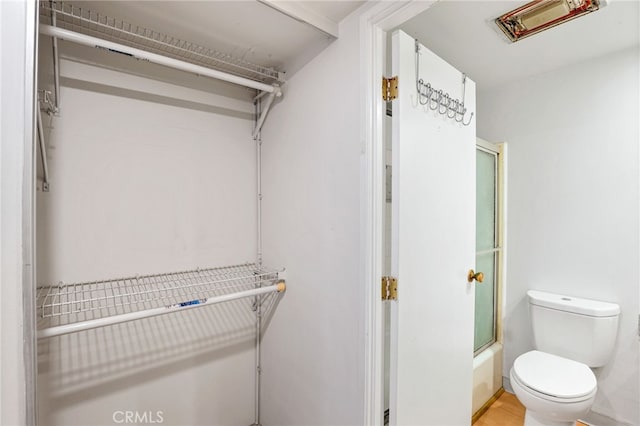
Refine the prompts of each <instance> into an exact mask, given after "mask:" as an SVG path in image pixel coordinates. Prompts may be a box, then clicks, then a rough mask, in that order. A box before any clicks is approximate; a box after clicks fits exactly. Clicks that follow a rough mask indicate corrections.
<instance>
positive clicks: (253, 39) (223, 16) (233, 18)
mask: <svg viewBox="0 0 640 426" xmlns="http://www.w3.org/2000/svg"><path fill="white" fill-rule="evenodd" d="M67 3H70V4H73V5H74V6H80V7H82V8H84V9H88V10H91V11H92V12H95V13H100V14H101V15H106V16H109V17H113V18H118V19H121V20H124V21H126V22H128V23H131V24H135V25H139V26H141V27H145V28H148V29H151V30H154V31H157V32H160V33H164V34H167V35H170V36H171V37H176V38H180V39H182V40H186V41H189V42H192V43H197V44H199V45H201V46H204V47H208V48H212V49H215V50H217V51H219V52H222V53H226V54H230V55H232V56H234V57H236V58H240V59H244V60H246V61H249V62H252V63H255V64H259V65H262V66H267V67H273V68H275V69H277V70H278V71H286V72H287V77H290V76H291V75H292V74H293V73H294V72H295V71H296V70H297V69H299V68H301V67H302V66H303V65H304V64H305V63H306V62H307V61H308V60H310V59H311V58H313V56H315V55H316V54H317V53H318V52H320V51H321V50H322V49H324V48H325V47H326V46H327V45H328V44H329V43H330V42H331V41H332V40H333V38H332V37H330V36H328V35H327V34H325V33H323V32H322V31H319V30H318V29H316V28H314V27H313V26H311V25H308V24H306V23H304V22H300V21H298V20H296V19H293V18H291V17H290V16H287V15H286V14H284V13H282V12H280V11H278V10H276V8H274V7H270V6H269V5H267V4H269V3H271V4H277V3H285V6H286V7H289V8H290V7H293V8H294V10H296V11H302V12H309V15H310V16H314V17H317V18H319V19H321V20H328V21H329V23H330V24H334V25H335V24H337V23H339V22H340V21H341V20H342V19H343V18H344V17H345V16H347V15H348V14H349V13H351V12H352V11H354V10H355V9H357V8H358V7H359V6H360V5H362V4H363V3H364V2H363V1H286V2H278V1H267V0H265V1H260V2H259V1H257V0H251V1H164V0H161V1H70V2H67Z"/></svg>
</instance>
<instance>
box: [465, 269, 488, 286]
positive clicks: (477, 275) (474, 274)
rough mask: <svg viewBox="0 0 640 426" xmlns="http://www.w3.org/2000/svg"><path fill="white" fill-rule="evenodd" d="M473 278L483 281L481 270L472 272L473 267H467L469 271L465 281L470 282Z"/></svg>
mask: <svg viewBox="0 0 640 426" xmlns="http://www.w3.org/2000/svg"><path fill="white" fill-rule="evenodd" d="M473 280H476V281H478V282H479V283H481V282H482V281H484V274H483V273H482V272H473V269H469V273H468V274H467V281H469V282H472V281H473Z"/></svg>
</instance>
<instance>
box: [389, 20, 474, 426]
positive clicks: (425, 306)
mask: <svg viewBox="0 0 640 426" xmlns="http://www.w3.org/2000/svg"><path fill="white" fill-rule="evenodd" d="M419 47H420V49H419V51H420V53H419V58H420V63H419V67H420V69H419V74H420V76H419V78H421V79H423V80H424V83H425V84H427V83H429V84H430V85H431V87H433V88H435V89H436V90H440V89H441V90H443V94H444V93H448V94H449V96H450V97H451V98H456V99H460V100H462V81H463V76H462V73H461V72H460V71H458V70H456V69H455V68H453V67H452V66H451V65H449V64H448V63H446V62H445V61H444V60H442V59H441V58H439V57H438V56H437V55H435V54H434V53H432V52H431V51H429V50H428V49H427V48H425V47H424V46H422V45H421V46H419ZM392 56H393V75H394V76H398V82H399V92H398V98H397V99H396V100H394V101H393V184H392V185H393V194H392V266H391V269H392V274H393V276H395V277H397V278H398V301H397V302H393V305H392V312H391V331H392V336H391V354H390V358H391V372H390V374H391V383H390V413H389V414H390V424H391V425H392V426H394V425H403V426H405V425H432V426H436V425H437V426H444V425H455V426H461V425H468V424H470V422H471V414H472V413H471V392H472V363H473V335H474V333H473V320H474V297H475V293H474V291H475V290H474V285H475V284H473V283H471V284H470V283H468V282H467V273H468V271H469V269H472V268H474V262H475V203H476V198H475V167H476V166H475V162H476V157H475V152H476V151H475V143H476V128H475V118H473V119H472V120H471V122H470V124H469V125H467V126H465V125H464V124H462V123H459V122H456V121H455V118H448V117H446V116H445V115H442V114H440V113H438V112H437V111H434V110H431V109H430V108H429V105H421V104H420V103H419V102H418V96H417V90H416V45H415V41H414V39H412V38H411V37H410V36H408V35H407V34H405V33H403V32H401V31H396V32H395V33H394V34H393V40H392ZM434 99H437V96H435V95H434ZM464 102H465V106H466V107H467V108H468V111H469V112H467V114H466V115H465V116H464V119H463V121H464V122H465V123H466V122H468V120H469V117H470V112H475V84H474V83H473V81H471V80H469V79H467V80H466V88H465V99H464ZM445 103H446V102H445ZM434 105H436V104H435V103H433V102H432V103H431V106H434ZM442 109H443V110H444V107H442ZM457 118H460V116H458V117H457Z"/></svg>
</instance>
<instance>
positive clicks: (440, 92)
mask: <svg viewBox="0 0 640 426" xmlns="http://www.w3.org/2000/svg"><path fill="white" fill-rule="evenodd" d="M434 93H435V94H436V95H438V99H436V100H435V102H436V107H435V108H433V107H432V106H431V104H429V109H431V110H432V111H435V110H437V109H439V108H440V99H442V89H441V90H438V91H437V92H434ZM429 99H430V100H431V101H433V99H432V98H431V97H430V98H429Z"/></svg>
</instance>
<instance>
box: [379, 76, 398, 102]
mask: <svg viewBox="0 0 640 426" xmlns="http://www.w3.org/2000/svg"><path fill="white" fill-rule="evenodd" d="M397 97H398V77H391V78H385V77H382V100H384V101H387V102H389V101H392V100H394V99H395V98H397Z"/></svg>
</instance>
